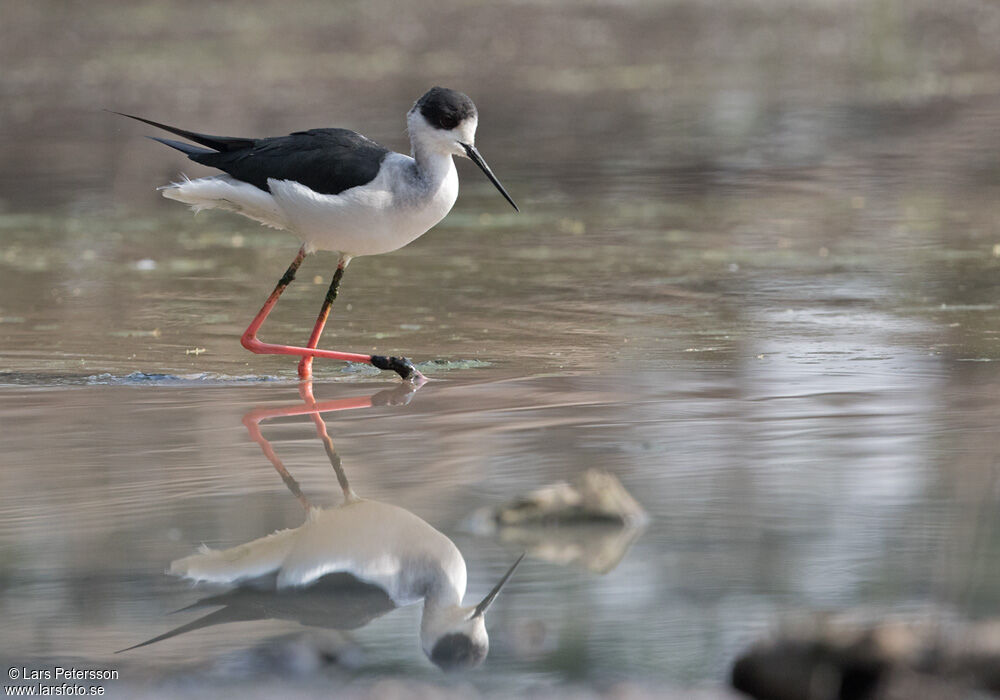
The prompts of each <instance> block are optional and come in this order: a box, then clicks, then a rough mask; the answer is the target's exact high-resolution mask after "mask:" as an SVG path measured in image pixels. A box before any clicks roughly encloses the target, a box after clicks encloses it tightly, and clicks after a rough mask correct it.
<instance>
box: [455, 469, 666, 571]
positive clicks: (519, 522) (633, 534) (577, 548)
mask: <svg viewBox="0 0 1000 700" xmlns="http://www.w3.org/2000/svg"><path fill="white" fill-rule="evenodd" d="M647 520H648V517H647V515H646V512H645V510H643V508H642V506H641V505H639V503H638V502H637V501H636V500H635V499H634V498H632V496H631V495H630V494H629V493H628V491H626V490H625V487H624V486H622V484H621V482H620V481H619V480H618V479H617V478H616V477H615V476H614V475H612V474H609V473H608V472H605V471H601V470H598V469H590V470H588V471H586V472H584V473H583V474H581V475H580V476H579V477H578V478H577V479H576V480H574V482H573V483H567V482H559V483H556V484H551V485H549V486H543V487H542V488H540V489H537V490H535V491H532V492H530V493H528V494H526V495H524V496H522V497H521V498H518V499H516V500H514V501H511V502H510V503H507V504H504V505H502V506H499V507H496V508H483V509H481V510H479V511H477V512H476V513H474V514H473V515H472V517H471V518H470V519H469V521H468V526H469V529H471V530H472V531H473V532H475V533H476V534H480V535H496V536H498V537H499V539H500V540H501V541H502V542H505V543H507V544H511V545H513V546H515V547H516V548H518V549H523V550H525V551H527V552H528V553H529V554H530V555H531V556H533V557H535V558H536V559H544V560H546V561H551V562H554V563H557V564H580V565H582V566H584V567H585V568H587V569H589V570H591V571H595V572H598V573H607V572H608V571H611V570H612V569H614V568H615V566H617V565H618V562H619V561H621V559H622V557H623V556H624V555H625V552H626V551H628V548H629V547H630V546H631V545H632V542H634V541H635V539H636V538H637V537H638V536H639V534H640V533H641V532H642V530H643V528H644V526H645V524H646V522H647Z"/></svg>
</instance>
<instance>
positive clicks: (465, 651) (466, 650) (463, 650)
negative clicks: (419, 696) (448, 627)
mask: <svg viewBox="0 0 1000 700" xmlns="http://www.w3.org/2000/svg"><path fill="white" fill-rule="evenodd" d="M487 652H488V649H487V648H486V647H485V646H484V645H482V644H477V643H476V642H474V641H472V639H471V638H470V637H469V635H467V634H462V633H461V632H454V633H452V634H446V635H445V636H443V637H441V639H439V640H438V641H437V644H435V645H434V648H433V649H432V650H431V661H433V662H434V663H435V664H437V665H438V666H439V667H440V668H441V669H443V670H445V671H451V670H455V669H459V668H472V667H473V666H478V665H479V664H481V663H482V662H483V659H485V658H486V654H487Z"/></svg>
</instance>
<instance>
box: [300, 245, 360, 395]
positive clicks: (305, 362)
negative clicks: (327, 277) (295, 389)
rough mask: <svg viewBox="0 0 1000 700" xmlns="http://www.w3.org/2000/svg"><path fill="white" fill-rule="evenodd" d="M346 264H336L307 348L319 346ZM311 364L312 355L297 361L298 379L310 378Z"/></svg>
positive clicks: (345, 260) (341, 260)
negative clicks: (335, 269)
mask: <svg viewBox="0 0 1000 700" xmlns="http://www.w3.org/2000/svg"><path fill="white" fill-rule="evenodd" d="M348 262H350V258H341V259H340V262H339V263H338V264H337V271H336V272H334V273H333V280H332V281H331V282H330V288H329V289H328V290H327V291H326V298H325V299H324V300H323V306H322V307H321V308H320V310H319V317H318V318H317V319H316V325H315V326H313V330H312V334H311V335H310V336H309V342H308V343H306V347H307V348H315V347H316V346H317V345H319V337H320V336H321V335H322V334H323V326H325V325H326V319H327V318H329V316H330V309H331V308H332V307H333V302H335V301H336V300H337V291H338V290H339V289H340V280H341V278H342V277H343V276H344V269H345V268H346V267H347V263H348ZM312 362H313V358H312V355H306V356H305V357H303V358H302V359H301V360H299V379H311V378H312Z"/></svg>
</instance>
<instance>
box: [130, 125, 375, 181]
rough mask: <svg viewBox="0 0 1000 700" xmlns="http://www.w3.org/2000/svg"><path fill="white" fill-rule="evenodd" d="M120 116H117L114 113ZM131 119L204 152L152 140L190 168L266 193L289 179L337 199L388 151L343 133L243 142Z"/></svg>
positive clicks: (370, 176)
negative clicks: (275, 182)
mask: <svg viewBox="0 0 1000 700" xmlns="http://www.w3.org/2000/svg"><path fill="white" fill-rule="evenodd" d="M116 114H121V112H116ZM122 116H124V117H129V118H131V119H136V120H138V121H141V122H145V123H146V124H150V125H152V126H155V127H157V128H160V129H164V130H166V131H169V132H170V133H172V134H177V135H178V136H182V137H184V138H186V139H188V140H190V141H194V142H195V143H199V144H201V145H202V146H207V147H208V148H198V147H196V146H190V145H187V144H184V143H181V142H179V141H172V140H170V139H160V138H154V140H156V141H159V142H160V143H163V144H166V145H167V146H170V147H171V148H176V149H177V150H179V151H181V152H183V153H185V154H187V157H188V158H190V159H191V160H193V161H195V162H196V163H201V164H202V165H208V166H210V167H213V168H218V169H219V170H222V171H223V172H226V173H228V174H229V175H231V176H232V177H234V178H236V179H237V180H242V181H243V182H248V183H250V184H251V185H254V186H256V187H259V188H260V189H262V190H264V191H266V192H270V188H269V187H268V185H267V181H268V179H269V178H274V179H275V180H295V181H296V182H299V183H301V184H303V185H305V186H306V187H308V188H309V189H311V190H313V191H314V192H318V193H320V194H340V193H341V192H343V191H344V190H348V189H350V188H352V187H358V186H359V185H365V184H367V183H369V182H371V181H372V180H374V179H375V176H376V175H378V171H379V168H380V167H381V165H382V161H383V160H385V157H386V155H388V153H389V149H387V148H385V147H384V146H380V145H379V144H377V143H375V142H374V141H372V140H371V139H369V138H366V137H364V136H362V135H361V134H358V133H356V132H354V131H350V130H348V129H310V130H309V131H296V132H295V133H292V134H289V135H288V136H277V137H274V138H265V139H248V138H239V137H232V136H211V135H209V134H199V133H196V132H194V131H185V130H184V129H178V128H176V127H173V126H167V125H166V124H160V123H159V122H154V121H151V120H149V119H143V118H142V117H135V116H132V115H131V114H122Z"/></svg>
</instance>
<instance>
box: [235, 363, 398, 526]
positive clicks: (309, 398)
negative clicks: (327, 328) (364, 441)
mask: <svg viewBox="0 0 1000 700" xmlns="http://www.w3.org/2000/svg"><path fill="white" fill-rule="evenodd" d="M405 386H406V385H400V386H398V387H396V389H394V390H392V391H380V392H378V393H377V394H374V395H373V396H355V397H351V398H347V399H333V400H331V401H323V402H321V403H317V402H316V398H315V397H314V396H313V390H312V382H311V381H305V382H302V383H301V384H300V385H299V395H300V396H301V397H302V401H303V403H301V404H296V405H294V406H281V407H278V408H258V409H255V410H253V411H250V412H249V413H247V414H246V415H245V416H243V425H245V426H246V429H247V431H248V432H249V433H250V438H251V439H252V440H253V441H254V442H256V443H257V444H258V445H260V449H261V451H262V452H263V453H264V456H265V457H267V459H268V461H269V462H270V463H271V464H272V465H274V468H275V469H276V470H277V472H278V474H280V475H281V478H282V480H283V481H284V482H285V485H286V486H287V487H288V489H289V490H290V491H291V492H292V494H293V495H294V496H295V497H296V498H297V499H298V500H299V503H301V504H302V507H303V508H305V509H307V510H308V509H309V508H311V507H312V506H311V504H310V503H309V500H308V499H307V498H306V497H305V496H304V495H303V494H302V490H301V489H300V488H299V485H298V483H297V482H296V481H295V479H294V478H293V477H292V475H291V474H290V473H289V472H288V470H287V469H286V468H285V465H284V463H283V462H282V461H281V458H280V457H278V455H277V453H275V451H274V447H273V446H272V445H271V443H270V441H268V439H267V438H266V437H264V434H263V433H262V432H261V429H260V424H261V423H262V422H263V421H265V420H269V419H271V418H281V417H285V416H301V415H309V416H311V417H312V419H313V422H314V423H315V424H316V432H317V434H318V435H319V437H320V439H321V440H322V441H323V446H324V447H325V448H326V452H327V455H328V456H329V457H330V464H331V465H333V468H334V471H335V472H336V473H337V481H338V482H339V483H340V488H341V490H342V491H343V492H344V498H345V500H347V501H351V500H356V499H357V496H355V495H354V492H353V491H351V487H350V485H349V484H348V483H347V477H346V476H345V475H344V472H343V470H342V469H341V468H340V457H339V456H337V453H336V451H335V450H334V447H333V441H332V440H331V439H330V435H329V434H328V433H327V431H326V424H325V423H324V422H323V419H322V418H321V417H320V414H321V413H328V412H330V411H350V410H353V409H356V408H368V407H369V406H372V405H375V404H376V403H377V404H378V405H384V404H388V405H393V404H397V403H405V402H406V401H407V400H408V398H409V396H410V395H411V393H412V391H407V392H406V393H405V394H403V395H399V392H400V391H401V390H403V389H404V387H405ZM373 399H374V401H373Z"/></svg>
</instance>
